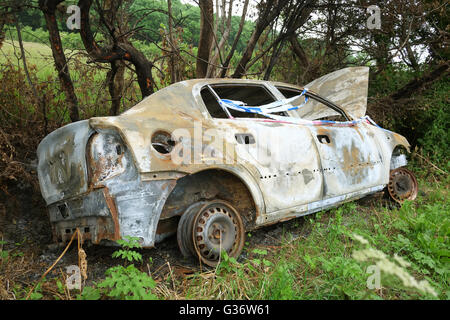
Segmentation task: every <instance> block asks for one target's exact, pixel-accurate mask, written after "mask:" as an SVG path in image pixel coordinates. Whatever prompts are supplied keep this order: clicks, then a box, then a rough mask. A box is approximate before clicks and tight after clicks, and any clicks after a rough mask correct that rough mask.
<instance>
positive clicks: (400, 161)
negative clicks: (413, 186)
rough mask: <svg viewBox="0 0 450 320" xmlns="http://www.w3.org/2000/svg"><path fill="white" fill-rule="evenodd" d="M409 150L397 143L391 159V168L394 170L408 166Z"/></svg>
mask: <svg viewBox="0 0 450 320" xmlns="http://www.w3.org/2000/svg"><path fill="white" fill-rule="evenodd" d="M407 155H408V150H407V149H406V148H405V147H404V146H402V145H397V146H396V147H395V148H394V150H392V154H391V161H390V169H391V170H394V169H396V168H399V167H403V166H406V164H407V163H408V161H407Z"/></svg>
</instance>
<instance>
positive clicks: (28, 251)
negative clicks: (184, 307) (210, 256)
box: [0, 185, 382, 299]
mask: <svg viewBox="0 0 450 320" xmlns="http://www.w3.org/2000/svg"><path fill="white" fill-rule="evenodd" d="M9 190H13V191H14V192H10V193H9V194H5V193H3V194H2V195H0V240H3V241H4V242H3V243H4V244H3V245H2V246H0V248H2V249H3V250H8V251H10V255H14V256H15V258H14V264H13V265H9V266H7V267H5V266H2V268H0V271H2V273H3V275H1V274H0V281H2V282H3V283H0V289H1V287H2V286H3V288H7V287H8V286H9V285H10V283H17V282H18V283H21V284H23V285H32V284H34V283H36V281H38V280H39V279H40V277H41V276H42V274H43V273H44V272H45V271H46V270H47V269H48V268H49V267H50V266H51V265H52V264H53V263H54V262H55V261H56V259H57V258H58V257H59V255H60V254H61V253H62V252H63V249H64V247H56V246H55V245H54V244H52V236H51V227H50V223H49V221H48V217H47V210H46V207H45V203H44V201H43V199H42V198H41V196H40V194H39V192H36V190H33V189H32V188H31V186H20V185H19V186H14V187H13V188H9ZM381 197H382V195H381V194H376V195H374V196H370V197H367V198H364V199H361V200H359V201H358V203H359V204H360V205H363V206H367V207H370V206H371V205H372V204H373V202H374V201H379V200H380V199H381ZM306 219H308V216H306V217H300V218H297V219H293V220H290V221H287V222H283V223H278V224H275V225H272V226H268V227H264V228H261V229H258V230H254V231H252V232H250V233H248V234H247V236H246V246H245V249H244V252H243V254H242V255H241V257H240V258H239V259H240V260H244V259H245V257H246V256H247V254H248V252H250V251H251V250H252V249H253V248H260V247H263V248H272V249H276V248H277V247H278V246H280V245H281V239H282V238H283V237H284V236H288V237H290V239H296V238H298V237H307V236H308V234H309V229H308V228H307V227H306V224H305V221H306ZM5 242H6V243H5ZM76 248H77V245H76V243H75V242H74V243H73V244H72V245H71V248H70V249H69V250H68V251H67V252H66V254H65V255H64V256H63V258H62V259H61V260H60V261H59V262H58V264H57V265H56V266H55V267H54V268H53V269H52V270H53V271H52V272H51V273H49V275H48V276H47V279H51V278H52V277H61V273H62V272H65V270H66V267H67V266H70V265H78V255H77V249H76ZM83 248H84V249H85V251H86V254H87V262H88V279H87V281H86V285H90V284H92V282H97V281H99V280H101V279H103V278H104V277H105V271H106V270H107V269H108V268H110V267H112V266H114V265H117V264H118V263H120V260H118V259H116V258H112V256H111V255H112V253H113V252H114V251H115V250H117V248H115V247H108V246H100V245H90V244H89V243H85V244H84V245H83ZM141 253H142V255H143V261H144V263H143V264H142V267H141V269H143V271H144V270H145V271H147V272H151V274H152V276H153V277H154V278H155V279H156V280H158V279H166V278H167V274H168V273H169V272H175V273H178V274H184V275H186V274H190V273H194V272H196V271H200V270H205V267H204V266H203V267H201V266H200V265H199V263H198V261H197V260H195V259H194V258H189V259H186V258H183V256H182V255H181V253H180V251H179V249H178V245H177V240H176V236H172V237H170V238H168V239H166V240H164V241H163V242H162V243H160V244H158V245H157V247H156V248H153V249H143V250H141ZM149 260H151V261H152V263H149ZM200 268H202V269H200ZM3 292H5V290H3ZM2 298H3V299H4V298H6V297H2Z"/></svg>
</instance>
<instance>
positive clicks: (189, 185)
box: [160, 169, 256, 230]
mask: <svg viewBox="0 0 450 320" xmlns="http://www.w3.org/2000/svg"><path fill="white" fill-rule="evenodd" d="M212 199H221V200H225V201H228V202H230V203H231V204H232V205H233V207H234V208H235V209H236V210H237V211H238V212H239V214H240V215H241V218H242V221H243V222H244V226H245V229H246V230H251V229H253V227H254V225H255V220H256V206H255V202H254V200H253V197H252V195H251V193H250V191H249V189H248V188H247V186H246V185H245V183H244V182H243V181H242V180H241V179H240V178H239V177H237V176H236V175H234V174H232V173H230V172H228V171H225V170H220V169H210V170H205V171H201V172H198V173H195V174H192V175H188V176H185V177H183V178H180V179H178V180H177V185H176V186H175V188H174V189H173V190H172V192H171V193H170V195H169V197H168V198H167V200H166V203H165V204H164V208H163V210H162V212H161V216H160V223H161V222H162V221H164V220H167V219H171V218H174V217H178V216H181V215H182V214H183V213H184V211H185V210H186V208H187V207H188V206H190V205H191V204H193V203H195V202H198V201H202V200H212Z"/></svg>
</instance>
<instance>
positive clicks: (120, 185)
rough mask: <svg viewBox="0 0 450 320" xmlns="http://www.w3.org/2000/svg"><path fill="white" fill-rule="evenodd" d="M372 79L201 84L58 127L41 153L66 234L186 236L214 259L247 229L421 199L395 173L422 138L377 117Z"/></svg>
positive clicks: (63, 237) (46, 188)
mask: <svg viewBox="0 0 450 320" xmlns="http://www.w3.org/2000/svg"><path fill="white" fill-rule="evenodd" d="M367 83H368V69H367V68H360V67H358V68H347V69H343V70H339V71H337V72H334V73H332V74H329V75H326V76H324V77H322V78H320V79H317V80H316V81H314V82H312V83H311V84H308V85H307V87H308V89H307V90H305V88H300V87H296V86H293V85H289V84H284V83H275V82H268V81H256V80H235V79H196V80H189V81H183V82H179V83H176V84H173V85H171V86H169V87H166V88H164V89H162V90H160V91H158V92H156V93H155V94H153V95H151V96H150V97H148V98H146V99H144V100H143V101H142V102H140V103H139V104H138V105H136V106H135V107H133V108H131V109H130V110H128V111H126V112H124V113H123V114H121V115H120V116H116V117H98V118H91V119H89V120H84V121H80V122H76V123H72V124H69V125H67V126H64V127H62V128H59V129H57V130H55V131H54V132H52V133H50V134H49V135H48V136H47V137H46V138H44V140H43V141H42V142H41V144H40V145H39V147H38V158H39V164H38V175H39V182H40V187H41V191H42V195H43V197H44V199H45V201H46V203H47V206H48V210H49V217H50V221H51V224H52V227H53V233H54V239H55V241H58V242H66V241H67V240H68V239H70V237H71V236H72V234H73V232H74V231H75V230H76V228H79V230H80V231H81V232H82V233H83V238H84V239H89V240H91V241H92V242H93V243H100V242H101V241H102V240H117V239H120V238H122V237H124V236H133V237H138V238H139V239H140V241H141V244H142V245H143V246H144V247H153V246H154V245H155V243H158V242H159V241H161V240H163V239H164V238H165V237H167V236H168V235H171V234H174V232H178V235H177V237H178V242H179V245H180V249H181V252H182V253H183V254H184V255H189V254H194V255H197V256H198V257H199V258H200V259H201V260H202V261H203V262H204V263H206V264H209V265H214V264H215V262H216V261H217V259H218V252H219V250H221V249H224V250H226V251H228V252H229V253H230V254H231V255H239V253H240V251H241V250H242V245H243V241H244V239H243V238H244V235H245V231H248V230H252V229H255V228H259V227H262V226H265V225H270V224H273V223H276V222H279V221H285V220H288V219H291V218H295V217H299V216H302V215H306V214H310V213H313V212H317V211H319V210H323V209H326V208H329V207H332V206H336V205H338V204H341V203H343V202H346V201H350V200H354V199H357V198H361V197H363V196H365V195H368V194H371V193H374V192H377V191H381V190H383V189H384V188H385V187H386V186H388V187H389V186H390V189H391V191H392V194H394V195H397V197H398V199H397V200H399V201H401V200H403V199H405V198H413V197H414V196H415V192H416V190H415V188H416V185H414V183H415V184H417V183H416V182H414V178H413V175H412V174H409V171H407V170H406V169H405V171H399V172H398V173H397V174H392V172H395V170H398V168H400V169H401V168H402V167H404V166H405V165H406V157H405V153H406V152H409V147H410V146H409V143H408V142H407V140H406V139H405V138H404V137H403V136H400V135H398V134H396V133H394V132H391V131H388V130H385V129H382V128H380V127H378V126H376V124H374V123H373V122H371V121H370V118H367V117H366V118H364V116H365V109H366V103H367ZM325 97H326V99H325ZM287 99H291V100H290V101H288V102H289V103H287V102H286V101H287ZM292 99H294V100H295V99H297V100H295V101H292ZM298 101H301V105H300V107H298V104H299V103H298ZM331 101H333V102H334V103H333V102H331ZM295 103H297V107H296V108H294V107H292V106H294V104H295ZM261 105H263V106H267V108H259V107H256V106H261ZM286 105H287V106H290V107H288V108H287V107H286ZM273 106H275V108H278V109H276V110H279V112H272V111H273V110H275V109H273V108H272V109H270V108H271V107H273ZM291 107H292V108H291ZM239 108H241V109H242V110H241V111H239V110H240V109H239ZM271 110H272V111H271ZM330 119H332V120H330ZM394 180H395V181H394Z"/></svg>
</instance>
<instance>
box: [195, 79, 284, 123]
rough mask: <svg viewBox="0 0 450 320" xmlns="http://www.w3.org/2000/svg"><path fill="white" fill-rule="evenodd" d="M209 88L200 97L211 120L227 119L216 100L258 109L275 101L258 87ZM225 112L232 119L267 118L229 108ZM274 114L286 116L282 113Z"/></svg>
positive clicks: (267, 92) (265, 90)
mask: <svg viewBox="0 0 450 320" xmlns="http://www.w3.org/2000/svg"><path fill="white" fill-rule="evenodd" d="M210 88H211V89H212V90H214V92H212V91H211V90H210ZM210 88H209V87H208V86H207V87H205V88H203V89H202V91H201V96H202V99H203V101H204V103H205V106H206V108H207V109H208V111H209V113H210V115H211V116H212V117H213V118H229V117H228V114H227V112H226V111H225V110H224V109H223V108H222V106H221V105H220V104H219V102H218V100H217V99H218V98H219V99H227V100H233V101H239V102H242V103H243V104H244V106H246V107H260V106H263V105H265V104H269V103H272V102H275V101H276V99H275V98H274V97H273V96H272V94H271V93H270V92H269V91H268V90H267V89H266V88H265V87H263V86H258V85H211V86H210ZM214 93H215V94H214ZM216 95H217V97H218V98H217V97H216ZM227 111H228V112H229V114H230V115H231V116H232V117H234V118H264V119H267V118H268V117H266V116H264V115H261V114H258V113H251V112H245V111H242V112H241V111H238V110H233V109H231V108H227ZM275 114H278V115H283V116H284V115H286V113H284V112H279V113H275Z"/></svg>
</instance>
